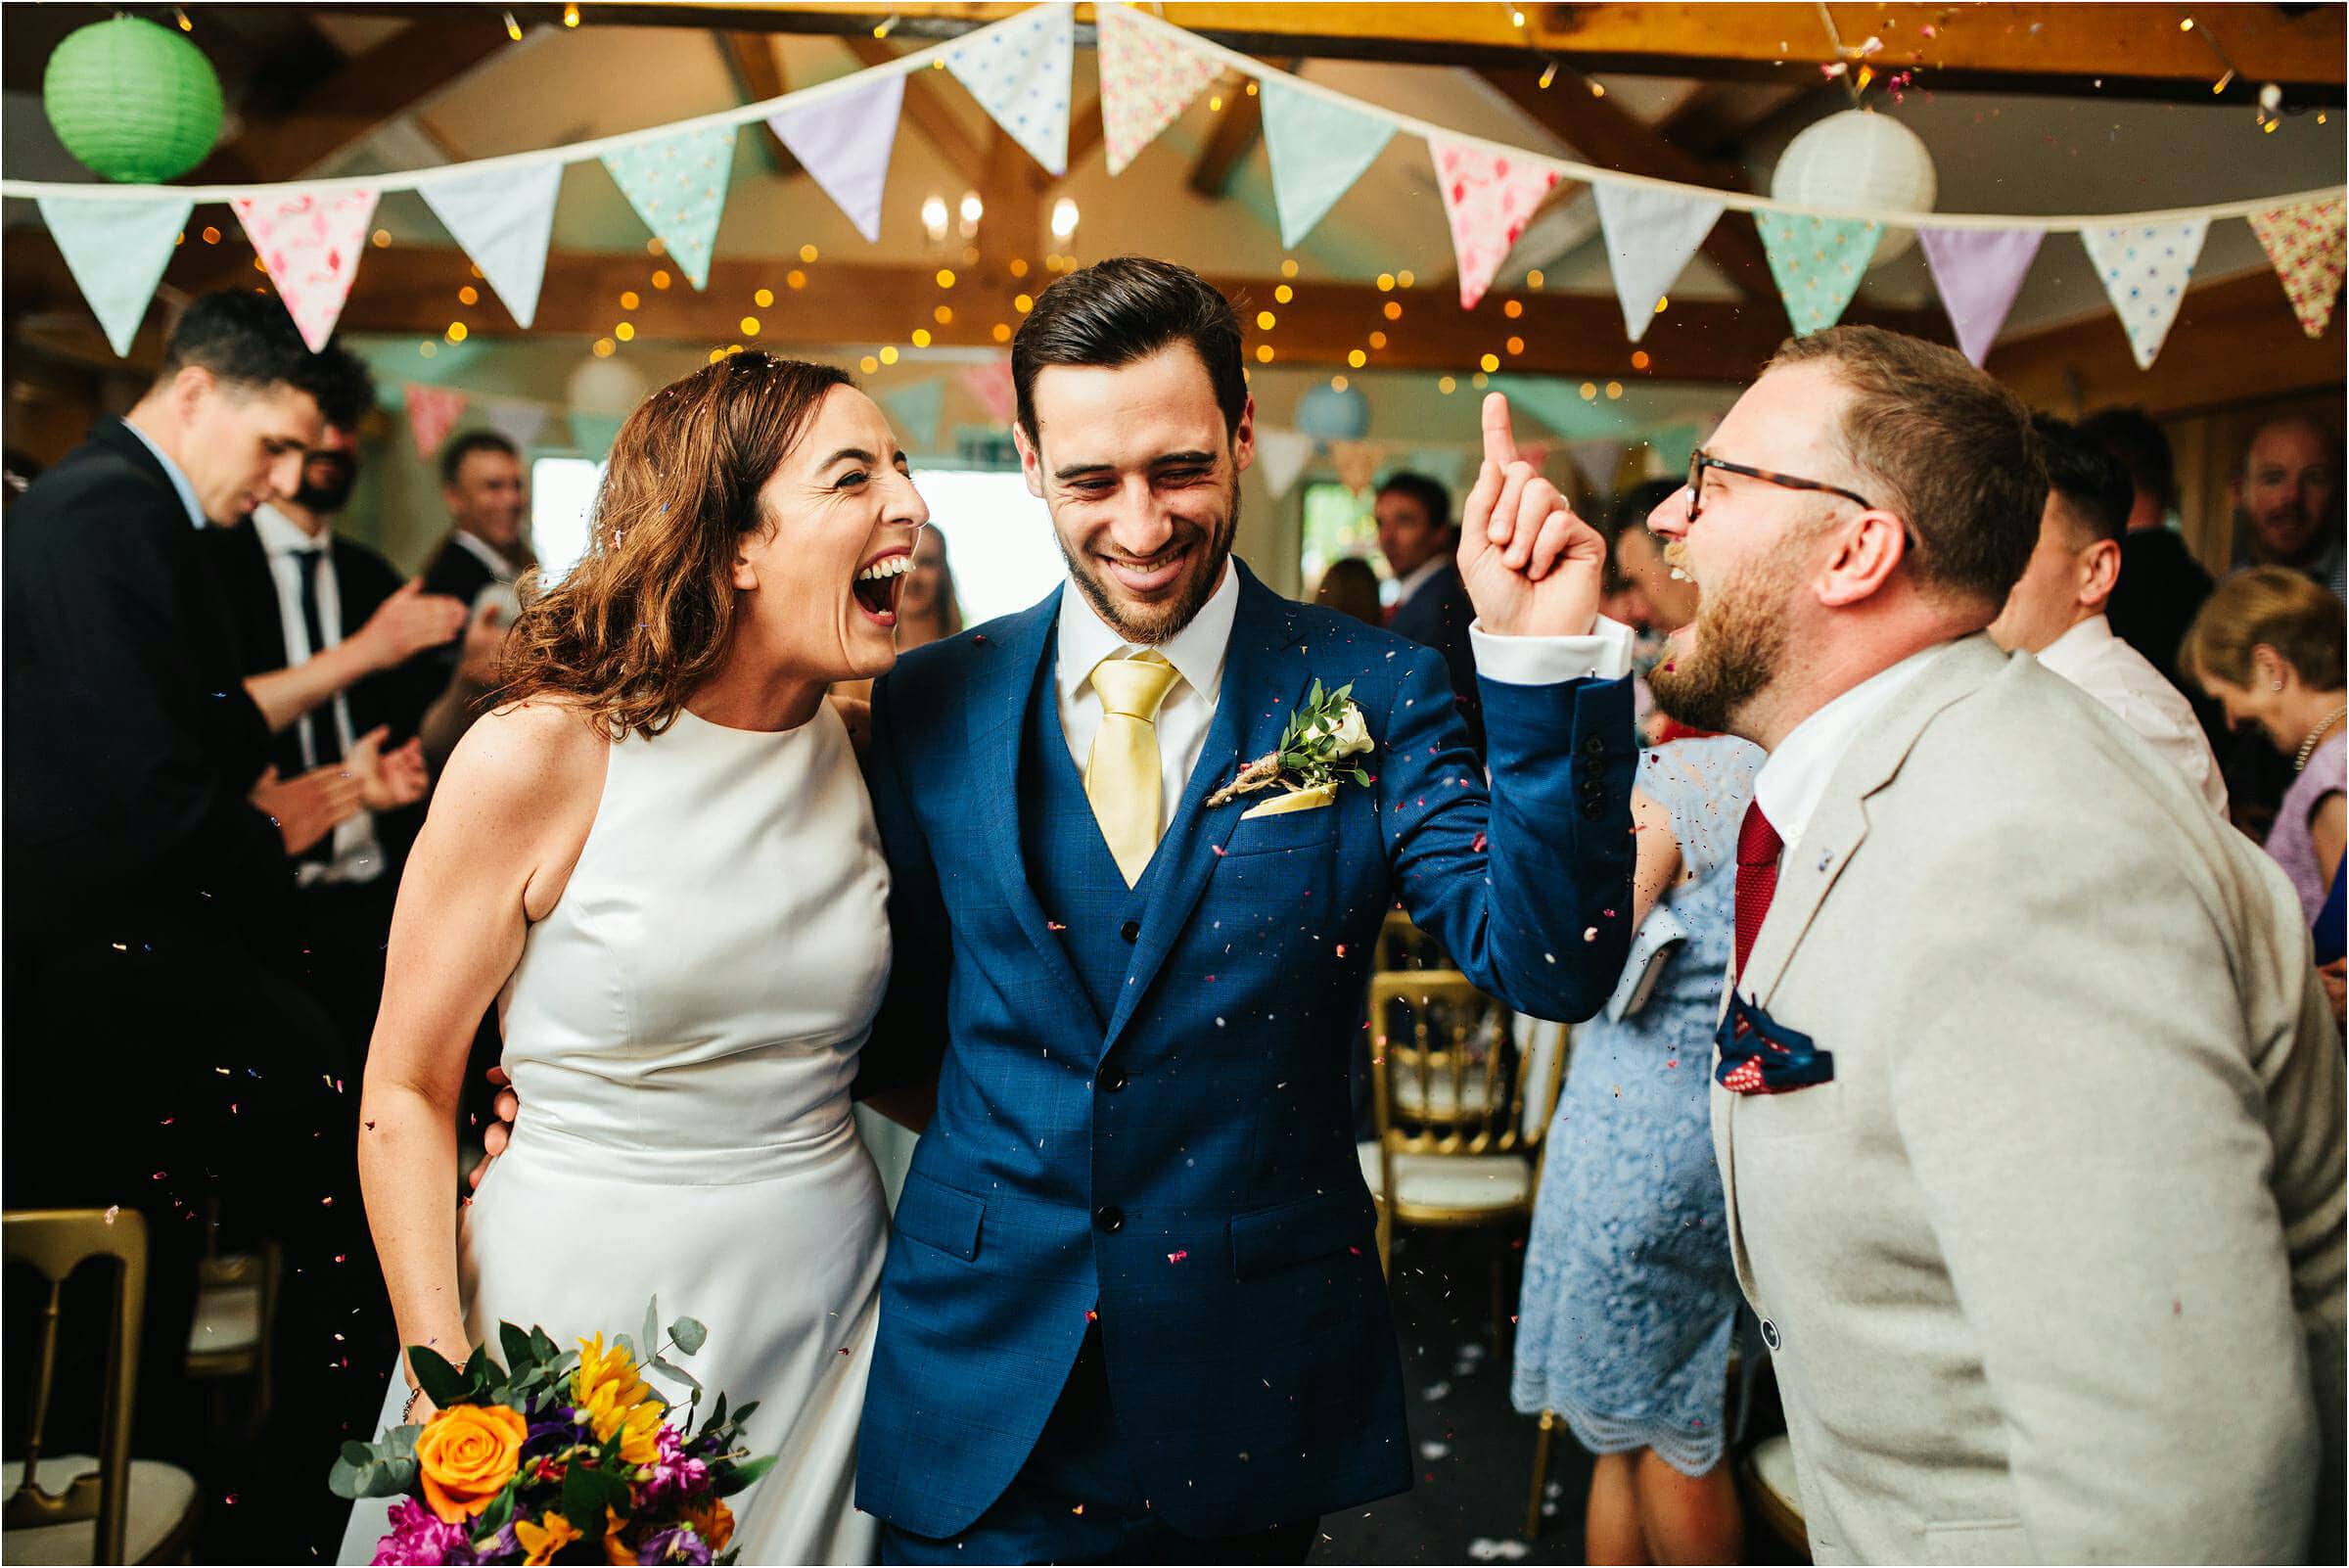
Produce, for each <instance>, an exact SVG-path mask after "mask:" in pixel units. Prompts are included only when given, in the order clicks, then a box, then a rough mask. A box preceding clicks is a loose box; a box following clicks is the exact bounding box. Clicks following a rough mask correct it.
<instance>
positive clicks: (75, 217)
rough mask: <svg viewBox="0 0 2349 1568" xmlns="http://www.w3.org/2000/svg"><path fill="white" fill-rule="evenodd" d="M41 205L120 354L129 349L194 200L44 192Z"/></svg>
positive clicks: (53, 235) (51, 232) (69, 267)
mask: <svg viewBox="0 0 2349 1568" xmlns="http://www.w3.org/2000/svg"><path fill="white" fill-rule="evenodd" d="M37 205H38V206H39V208H40V209H41V221H42V222H43V223H45V224H47V225H48V226H49V237H50V238H51V239H53V240H55V241H56V242H57V248H58V249H59V250H60V251H63V252H64V253H65V254H66V269H67V270H68V271H69V272H71V273H72V274H73V281H74V283H75V284H76V285H78V286H79V287H80V289H81V297H82V298H83V299H84V300H88V301H89V302H90V309H91V310H92V311H93V312H94V313H95V314H96V315H97V317H98V325H99V326H101V327H103V328H104V329H105V330H106V341H107V342H108V343H109V344H110V345H112V346H113V347H114V350H115V355H116V356H117V357H119V356H121V355H124V354H127V353H129V352H130V341H131V339H133V338H135V337H137V336H138V332H139V323H140V321H141V320H143V319H145V317H146V314H147V302H148V301H149V300H153V299H154V298H155V286H156V285H157V284H159V283H161V282H162V280H163V268H164V267H165V266H166V265H168V264H169V263H170V260H171V252H172V251H173V249H175V248H176V247H177V245H178V244H179V232H180V230H181V229H183V228H185V227H187V222H188V211H189V208H190V207H191V205H192V204H190V203H189V202H188V200H187V199H186V198H185V197H177V196H164V197H161V198H159V199H157V200H155V201H152V202H124V201H94V200H92V199H90V198H88V197H80V196H44V197H41V198H39V199H38V202H37Z"/></svg>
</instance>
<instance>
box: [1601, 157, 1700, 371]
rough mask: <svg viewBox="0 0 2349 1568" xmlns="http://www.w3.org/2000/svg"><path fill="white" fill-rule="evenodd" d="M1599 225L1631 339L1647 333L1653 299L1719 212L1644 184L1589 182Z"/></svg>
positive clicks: (1676, 275)
mask: <svg viewBox="0 0 2349 1568" xmlns="http://www.w3.org/2000/svg"><path fill="white" fill-rule="evenodd" d="M1590 194H1591V196H1592V197H1593V198H1594V199H1595V200H1596V201H1597V203H1598V226H1599V229H1600V231H1601V232H1602V233H1604V234H1605V236H1606V240H1607V264H1608V265H1609V266H1610V267H1611V268H1613V270H1614V274H1615V296H1616V298H1617V299H1619V300H1622V301H1623V330H1624V331H1625V332H1626V333H1628V334H1629V335H1630V336H1631V340H1632V342H1634V343H1637V342H1638V341H1639V340H1640V339H1641V338H1644V337H1646V336H1647V329H1648V325H1649V323H1651V322H1653V321H1654V320H1655V319H1656V301H1657V300H1661V299H1663V298H1664V297H1665V296H1667V295H1669V294H1670V293H1672V286H1673V285H1674V284H1675V283H1677V282H1679V281H1680V276H1681V271H1682V270H1684V269H1685V268H1686V267H1687V265H1688V258H1689V257H1690V256H1692V255H1694V254H1696V248H1697V247H1698V246H1700V245H1702V244H1704V243H1705V236H1706V235H1708V234H1710V233H1712V232H1713V225H1714V224H1715V223H1716V222H1718V221H1719V220H1720V218H1721V210H1722V208H1721V204H1720V203H1719V202H1709V201H1707V200H1705V199H1704V198H1703V197H1698V196H1687V195H1683V194H1682V193H1681V192H1679V191H1663V190H1657V189H1654V188H1653V187H1650V186H1645V185H1614V184H1609V183H1606V182H1604V181H1601V182H1600V183H1598V184H1595V185H1593V186H1591V187H1590Z"/></svg>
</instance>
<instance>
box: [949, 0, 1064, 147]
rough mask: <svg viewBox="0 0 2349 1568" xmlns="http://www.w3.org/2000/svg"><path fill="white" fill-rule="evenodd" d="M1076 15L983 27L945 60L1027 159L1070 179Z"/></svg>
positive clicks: (1055, 13) (1051, 9) (1040, 12)
mask: <svg viewBox="0 0 2349 1568" xmlns="http://www.w3.org/2000/svg"><path fill="white" fill-rule="evenodd" d="M1076 60H1077V8H1076V7H1075V6H1071V5H1063V4H1048V5H1040V6H1036V7H1033V8H1032V9H1030V10H1027V11H1022V12H1019V13H1018V14H1016V15H1014V16H1013V17H1012V18H1011V19H1010V20H1009V21H1007V22H998V23H995V24H994V25H993V26H991V27H982V28H981V29H980V30H979V31H977V32H974V33H972V34H970V35H969V36H967V37H966V38H964V39H963V40H962V42H960V43H958V44H956V45H955V46H954V47H953V48H952V49H950V50H948V51H947V52H946V56H945V61H946V69H948V70H950V71H952V72H954V77H955V79H956V80H957V81H959V82H961V83H962V84H963V85H964V86H965V87H967V88H969V89H970V90H971V96H972V97H973V98H976V99H978V100H979V104H980V107H981V108H983V109H985V110H986V111H987V112H988V113H989V114H990V115H993V116H994V120H995V123H996V124H998V125H1000V126H1002V127H1003V128H1004V129H1005V130H1006V131H1008V132H1010V133H1011V139H1012V140H1013V141H1015V142H1018V143H1019V144H1020V145H1021V146H1022V147H1025V148H1026V149H1028V152H1029V156H1031V157H1032V158H1034V159H1035V160H1036V161H1037V162H1038V163H1041V164H1043V165H1044V167H1045V169H1046V170H1047V171H1049V172H1051V173H1054V174H1066V173H1067V172H1068V171H1069V78H1070V76H1071V75H1072V74H1073V73H1074V72H1075V70H1076Z"/></svg>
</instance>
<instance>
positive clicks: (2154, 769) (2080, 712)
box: [1713, 636, 2344, 1563]
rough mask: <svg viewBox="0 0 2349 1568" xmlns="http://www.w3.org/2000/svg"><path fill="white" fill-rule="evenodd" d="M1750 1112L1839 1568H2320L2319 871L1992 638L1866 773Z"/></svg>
mask: <svg viewBox="0 0 2349 1568" xmlns="http://www.w3.org/2000/svg"><path fill="white" fill-rule="evenodd" d="M1738 991H1739V993H1740V994H1744V995H1748V996H1751V997H1756V998H1758V999H1759V1000H1760V1002H1761V1004H1762V1006H1763V1007H1764V1008H1766V1009H1767V1010H1768V1012H1769V1013H1770V1014H1771V1016H1772V1017H1773V1018H1774V1019H1775V1020H1776V1021H1777V1022H1778V1023H1780V1024H1781V1025H1784V1026H1786V1027H1788V1028H1791V1029H1795V1030H1799V1031H1802V1032H1803V1033H1805V1034H1808V1035H1810V1036H1811V1037H1812V1038H1813V1039H1814V1040H1815V1041H1816V1042H1817V1043H1818V1044H1819V1046H1820V1047H1821V1048H1823V1049H1826V1050H1829V1051H1832V1052H1833V1053H1834V1057H1835V1079H1834V1081H1833V1082H1832V1083H1829V1084H1819V1085H1817V1086H1815V1087H1811V1088H1805V1089H1800V1090H1796V1091H1794V1092H1791V1093H1785V1094H1777V1095H1739V1094H1732V1093H1729V1092H1728V1091H1727V1090H1725V1089H1722V1088H1720V1087H1718V1086H1716V1088H1715V1089H1714V1092H1713V1136H1714V1148H1715V1152H1716V1154H1717V1155H1718V1156H1719V1158H1720V1161H1721V1175H1722V1185H1723V1187H1724V1189H1725V1191H1726V1192H1727V1202H1728V1220H1729V1234H1730V1237H1731V1242H1732V1248H1733V1252H1734V1256H1735V1260H1736V1266H1737V1275H1738V1281H1739V1283H1740V1284H1741V1285H1742V1286H1743V1287H1744V1290H1745V1294H1746V1296H1747V1298H1748V1299H1749V1300H1750V1301H1751V1302H1752V1303H1753V1307H1754V1311H1755V1312H1756V1313H1757V1314H1759V1315H1760V1316H1761V1318H1762V1319H1763V1338H1764V1341H1765V1342H1766V1343H1768V1344H1770V1345H1771V1346H1772V1348H1773V1351H1774V1352H1775V1360H1776V1366H1777V1373H1778V1380H1779V1385H1780V1388H1781V1390H1782V1392H1783V1395H1784V1402H1785V1407H1786V1420H1787V1426H1788V1428H1789V1432H1790V1435H1791V1437H1792V1439H1793V1445H1794V1454H1795V1460H1796V1463H1797V1466H1798V1467H1799V1469H1800V1472H1801V1485H1802V1501H1803V1509H1804V1516H1805V1518H1806V1519H1807V1521H1808V1522H1809V1526H1810V1532H1811V1547H1812V1552H1813V1554H1814V1556H1815V1557H1817V1559H1818V1560H1819V1561H1820V1562H1829V1561H1847V1560H1848V1561H1875V1562H1896V1561H1897V1562H1953V1563H1989V1562H2082V1561H2117V1562H2170V1561H2220V1562H2229V1561H2232V1562H2273V1561H2288V1560H2299V1554H2300V1553H2301V1552H2303V1551H2304V1550H2305V1549H2306V1546H2305V1543H2306V1541H2307V1539H2308V1533H2309V1530H2310V1526H2311V1520H2312V1517H2313V1516H2314V1509H2315V1507H2316V1505H2317V1504H2316V1499H2317V1495H2318V1491H2319V1482H2320V1475H2321V1474H2322V1475H2323V1476H2324V1477H2326V1478H2328V1481H2327V1484H2326V1488H2325V1491H2326V1498H2327V1499H2328V1500H2327V1501H2326V1506H2328V1507H2330V1508H2332V1509H2333V1510H2334V1517H2335V1519H2336V1520H2337V1518H2338V1510H2339V1507H2340V1492H2339V1485H2338V1483H2339V1478H2340V1475H2341V1464H2342V1457H2341V1449H2340V1434H2341V1422H2342V1376H2343V1362H2342V1324H2343V1304H2342V1269H2343V1231H2342V1217H2343V1195H2342V1182H2343V1169H2344V1168H2343V1152H2342V1151H2343V1133H2342V1058H2341V1045H2340V1041H2339V1037H2338V1036H2336V1035H2335V1033H2334V1031H2333V1024H2332V1016H2331V1013H2330V1011H2329V1010H2328V1009H2327V1007H2326V1003H2325V1000H2324V996H2323V993H2322V991H2321V990H2320V987H2319V985H2318V982H2317V979H2316V976H2315V972H2314V969H2313V966H2312V959H2311V952H2310V944H2309V937H2308V932H2307V930H2306V928H2305V927H2304V926H2303V925H2302V924H2301V919H2300V907H2299V903H2298V901H2297V900H2296V899H2294V897H2293V894H2292V890H2291V888H2290V886H2289V885H2288V884H2287V883H2286V882H2285V880H2284V877H2283V874H2282V873H2281V872H2280V870H2278V869H2277V867H2276V866H2275V865H2274V863H2273V862H2271V861H2270V860H2269V859H2268V858H2267V856H2266V855H2265V854H2263V853H2261V852H2260V851H2259V849H2258V848H2257V847H2256V846H2254V845H2253V844H2252V843H2251V842H2250V841H2249V840H2247V839H2245V838H2244V837H2243V836H2242V835H2241V834H2239V833H2237V832H2236V831H2235V830H2234V828H2232V827H2230V826H2228V825H2227V823H2226V822H2224V821H2223V820H2221V819H2220V818H2219V817H2218V816H2217V815H2216V814H2215V813H2214V812H2212V810H2211V809H2210V807H2208V806H2207V805H2206V804H2204V802H2203V801H2202V799H2201V797H2200V796H2199V795H2197V794H2196V793H2195V792H2194V791H2193V790H2192V789H2191V788H2189V787H2188V785H2187V783H2186V782H2185V780H2184V779H2183V778H2182V777H2180V775H2179V773H2178V771H2177V770H2176V769H2175V768H2174V767H2172V766H2171V765H2170V764H2169V763H2167V762H2165V761H2162V760H2161V759H2160V758H2159V757H2158V756H2157V755H2155V754H2154V753H2153V752H2152V751H2151V750H2149V749H2148V748H2147V747H2146V746H2145V745H2144V743H2143V742H2142V740H2141V739H2140V738H2139V737H2138V736H2136V735H2135V734H2133V733H2132V732H2131V731H2130V730H2129V729H2128V728H2127V727H2126V726H2124V725H2122V724H2121V723H2120V722H2119V721H2118V720H2116V719H2114V718H2113V717H2112V716H2111V715H2109V714H2107V713H2106V712H2105V711H2104V710H2103V709H2102V708H2101V707H2099V706H2098V705H2097V704H2096V702H2095V701H2094V700H2093V699H2091V698H2089V697H2087V696H2085V695H2083V694H2082V693H2081V692H2080V691H2079V690H2078V689H2077V688H2076V687H2074V686H2072V685H2071V684H2070V683H2068V682H2066V681H2064V680H2063V679H2061V678H2060V677H2058V676H2055V675H2052V674H2050V673H2049V672H2048V671H2047V670H2046V669H2042V668H2041V667H2040V666H2039V665H2038V663H2037V662H2036V661H2034V660H2032V659H2030V658H2027V657H2015V658H2012V659H2009V658H2007V657H2006V656H2005V655H2004V654H2002V653H2000V652H1999V650H1998V648H1997V647H1996V646H1995V645H1994V644H1993V643H1991V642H1990V640H1989V639H1988V638H1987V637H1981V636H1976V637H1970V638H1967V639H1965V640H1964V641H1963V642H1961V643H1959V644H1958V645H1957V646H1956V647H1955V648H1953V649H1952V651H1951V652H1950V653H1949V654H1947V655H1946V656H1944V657H1943V658H1942V659H1941V660H1939V661H1938V662H1936V663H1935V664H1934V665H1932V666H1931V667H1930V668H1928V669H1926V670H1925V671H1924V672H1923V673H1922V674H1920V675H1919V676H1917V677H1916V679H1915V680H1913V681H1912V682H1911V684H1910V685H1909V686H1908V688H1906V689H1905V690H1903V691H1902V692H1901V693H1900V694H1899V695H1898V696H1896V697H1895V698H1894V699H1893V700H1892V702H1891V703H1890V705H1889V706H1888V707H1887V709H1886V710H1885V711H1884V713H1883V714H1881V715H1879V716H1878V717H1877V718H1876V719H1875V720H1874V722H1873V723H1872V724H1871V725H1870V727H1869V729H1868V731H1867V733H1865V735H1864V736H1863V737H1862V738H1861V739H1860V740H1859V741H1858V742H1857V743H1856V744H1855V745H1854V746H1853V747H1852V749H1851V750H1850V751H1849V752H1848V753H1847V754H1846V756H1845V757H1844V759H1843V761H1842V762H1841V763H1840V764H1839V765H1838V767H1837V769H1836V772H1835V774H1834V775H1833V778H1832V781H1831V783H1830V784H1829V787H1828V790H1827V794H1826V796H1825V798H1824V799H1823V800H1822V801H1821V803H1820V805H1819V809H1818V812H1817V814H1816V815H1815V816H1814V817H1813V819H1812V821H1811V822H1810V824H1809V825H1808V827H1807V829H1806V830H1805V832H1804V834H1803V839H1802V842H1801V843H1799V844H1796V845H1794V846H1793V847H1792V848H1791V849H1790V850H1789V851H1788V852H1787V853H1786V855H1785V857H1784V859H1783V861H1782V869H1781V872H1780V876H1779V881H1778V888H1777V893H1776V896H1775V898H1774V899H1773V902H1772V905H1771V909H1770V915H1769V918H1768V920H1766V921H1765V922H1764V924H1763V927H1762V930H1761V932H1760V934H1759V936H1758V937H1757V939H1756V941H1755V945H1754V949H1753V953H1752V956H1751V961H1750V963H1749V965H1748V970H1747V977H1746V980H1745V982H1744V983H1741V984H1740V985H1739V987H1738Z"/></svg>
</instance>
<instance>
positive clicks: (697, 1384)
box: [653, 1356, 702, 1394]
mask: <svg viewBox="0 0 2349 1568" xmlns="http://www.w3.org/2000/svg"><path fill="white" fill-rule="evenodd" d="M653 1370H654V1371H656V1372H664V1373H667V1374H668V1376H670V1377H673V1378H675V1379H676V1380H677V1381H678V1382H680V1383H682V1384H684V1385H685V1386H686V1387H687V1388H690V1389H692V1390H693V1391H694V1392H695V1393H697V1394H698V1393H700V1392H701V1390H702V1381H701V1379H700V1378H698V1377H695V1376H694V1375H693V1374H692V1373H691V1372H688V1371H687V1370H685V1368H683V1367H682V1366H679V1365H677V1364H676V1363H675V1362H673V1361H668V1360H663V1359H662V1358H660V1357H658V1356H656V1357H654V1358H653Z"/></svg>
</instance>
